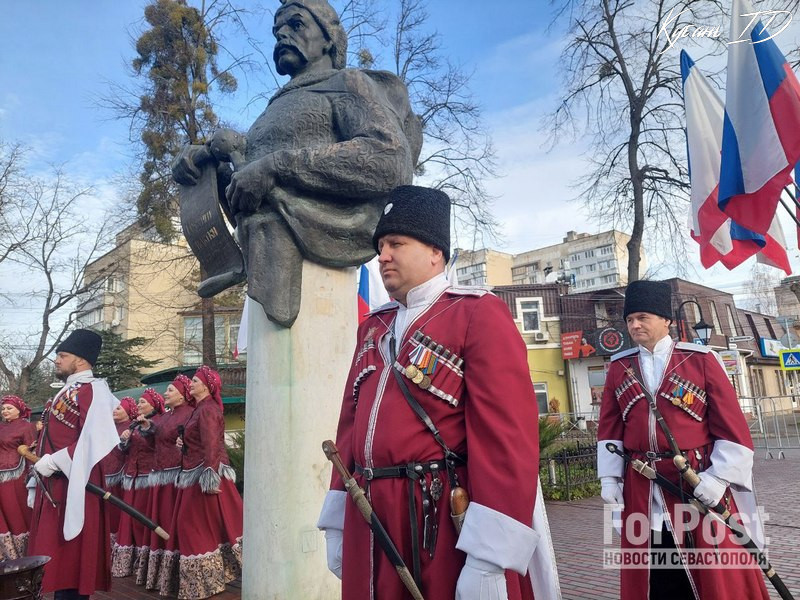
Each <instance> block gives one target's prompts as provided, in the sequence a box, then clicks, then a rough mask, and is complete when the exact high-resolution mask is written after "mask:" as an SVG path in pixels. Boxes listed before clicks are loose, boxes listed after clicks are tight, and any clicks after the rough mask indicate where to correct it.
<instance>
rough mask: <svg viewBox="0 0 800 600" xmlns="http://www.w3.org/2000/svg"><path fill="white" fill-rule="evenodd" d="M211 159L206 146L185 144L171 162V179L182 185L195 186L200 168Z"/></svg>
mask: <svg viewBox="0 0 800 600" xmlns="http://www.w3.org/2000/svg"><path fill="white" fill-rule="evenodd" d="M211 158H212V155H211V152H210V151H209V149H208V146H205V145H202V144H201V145H196V144H187V145H186V146H184V147H183V148H182V149H181V151H180V152H179V153H178V155H177V156H176V157H175V160H173V161H172V178H173V179H174V180H175V181H177V182H178V183H181V184H183V185H196V184H197V181H198V180H199V179H200V167H201V166H202V165H203V163H205V162H207V161H209V160H211Z"/></svg>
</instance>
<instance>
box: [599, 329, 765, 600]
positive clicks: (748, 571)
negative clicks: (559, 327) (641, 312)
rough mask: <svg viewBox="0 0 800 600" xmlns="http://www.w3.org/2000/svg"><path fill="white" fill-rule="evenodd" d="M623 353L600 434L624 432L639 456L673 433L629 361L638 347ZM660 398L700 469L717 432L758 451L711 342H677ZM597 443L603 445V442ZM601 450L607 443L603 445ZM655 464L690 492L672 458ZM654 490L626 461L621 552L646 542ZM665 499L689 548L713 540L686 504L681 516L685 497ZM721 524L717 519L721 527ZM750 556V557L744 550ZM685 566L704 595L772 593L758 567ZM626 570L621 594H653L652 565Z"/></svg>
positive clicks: (730, 544)
mask: <svg viewBox="0 0 800 600" xmlns="http://www.w3.org/2000/svg"><path fill="white" fill-rule="evenodd" d="M621 355H622V356H620V355H617V356H618V358H613V359H612V363H611V366H610V368H609V371H608V376H607V378H606V384H605V388H604V392H603V400H602V405H601V409H600V423H599V426H598V432H597V437H598V440H621V441H622V443H623V446H624V449H625V452H627V453H628V454H630V455H632V456H633V457H634V458H638V459H641V460H645V459H646V456H645V452H648V451H651V452H669V451H670V446H669V444H668V442H667V438H666V436H665V435H664V432H663V431H662V429H661V427H660V426H659V425H658V424H657V423H656V421H655V418H654V417H652V415H651V411H650V408H649V405H648V400H647V398H646V397H645V394H644V392H643V390H642V387H641V385H640V383H639V380H638V378H637V377H634V371H633V370H632V369H631V365H632V363H634V362H636V364H637V365H638V361H639V356H638V352H631V351H628V352H625V353H621ZM655 398H656V405H657V407H658V410H659V412H660V413H661V414H662V415H663V417H664V420H665V421H666V422H667V424H668V426H669V429H670V430H671V432H672V435H673V436H674V437H675V440H676V441H677V443H678V446H679V448H680V449H681V450H682V451H683V452H684V454H685V455H687V456H688V458H689V461H690V463H691V466H692V468H693V469H694V470H695V471H697V472H702V471H704V470H705V469H707V468H709V466H710V464H711V460H712V451H713V450H714V444H715V442H717V441H718V440H724V441H726V442H731V443H732V444H736V445H738V446H739V447H741V450H742V451H743V453H744V454H745V455H746V454H749V453H750V452H749V451H752V449H753V443H752V439H751V437H750V431H749V429H748V427H747V422H746V421H745V418H744V415H743V414H742V409H741V407H740V406H739V401H738V399H737V397H736V392H735V390H734V389H733V386H732V385H731V383H730V381H729V380H728V377H727V375H726V373H725V370H724V369H723V367H722V365H721V364H720V362H719V360H718V358H717V357H716V355H715V354H714V353H713V352H710V351H708V349H706V348H703V347H697V346H694V345H692V344H682V343H679V344H677V345H675V344H673V349H672V353H671V356H670V358H669V360H668V361H667V364H666V368H665V369H664V376H663V378H662V380H661V383H660V385H659V388H658V391H657V393H656V394H655ZM599 445H600V446H602V445H603V444H602V442H601V443H600V444H599ZM599 451H600V452H602V451H604V450H603V448H602V447H601V448H600V449H599ZM687 451H688V452H687ZM649 464H650V465H651V466H652V467H653V468H655V469H656V471H657V472H658V473H660V474H662V475H664V476H665V477H667V478H668V479H669V480H670V481H672V482H673V483H675V484H677V485H682V486H683V488H684V489H686V490H687V493H689V494H690V495H691V492H688V490H689V487H688V486H687V484H686V483H685V482H684V483H681V481H682V480H681V476H680V474H679V473H678V471H677V469H676V468H675V466H674V464H673V462H672V460H670V459H669V458H662V459H656V460H653V461H650V463H649ZM601 475H602V473H601ZM653 494H658V495H659V497H660V496H661V494H662V492H661V488H659V487H658V485H657V484H655V483H653V484H651V482H650V480H649V479H646V478H645V477H643V476H642V475H640V474H639V473H637V472H635V471H633V470H632V468H630V467H629V466H628V467H627V468H626V469H625V474H624V488H623V496H624V501H625V510H624V512H623V515H622V518H623V526H622V543H621V546H622V549H623V552H624V551H625V550H634V551H636V550H647V549H648V547H649V544H650V540H649V535H648V532H649V531H650V525H649V515H650V504H651V499H652V495H653ZM663 499H664V500H665V501H666V505H667V508H668V510H669V515H668V516H667V517H668V518H666V519H665V520H666V521H667V526H668V527H669V528H670V530H672V531H674V530H675V528H676V527H678V528H679V529H683V530H688V531H690V532H691V533H690V534H687V535H680V534H679V535H676V543H677V544H678V545H679V546H680V547H681V548H682V549H687V548H688V546H687V543H686V542H689V544H690V545H691V546H692V548H693V549H696V550H704V549H713V548H714V539H713V537H710V536H708V535H705V534H704V533H703V531H702V528H703V527H704V526H703V525H702V524H701V525H698V526H696V527H693V528H690V527H686V526H685V524H684V523H687V522H688V519H689V518H690V517H689V516H688V514H687V513H686V512H683V511H682V512H681V517H682V519H681V521H682V522H678V520H677V518H678V517H677V513H676V504H680V501H679V500H677V499H675V498H674V497H673V496H671V495H670V494H669V493H667V492H664V493H663ZM725 501H726V502H728V503H729V504H730V507H731V512H733V513H735V512H737V508H736V504H735V502H734V500H733V497H732V495H731V492H730V489H729V490H728V491H727V492H726V494H725ZM635 513H638V515H641V516H643V518H642V519H639V521H640V522H641V523H643V525H642V526H641V528H642V531H643V532H644V534H643V535H639V534H640V533H642V531H639V529H640V525H638V524H637V525H636V526H635V527H633V526H631V527H626V524H627V523H629V522H630V523H632V522H633V521H628V519H629V517H630V516H631V515H633V514H635ZM644 519H646V520H644ZM718 526H719V525H718V524H717V525H716V527H718ZM705 527H706V528H709V531H710V530H712V529H714V526H711V525H708V524H706V525H705ZM721 537H722V539H721V541H719V543H718V544H717V547H719V548H722V549H730V550H733V551H735V550H737V549H739V548H741V546H739V545H738V544H736V542H735V541H734V536H732V535H731V534H727V535H724V536H721ZM642 540H643V541H642ZM741 552H742V553H744V552H745V551H741ZM745 560H747V559H746V555H745ZM687 573H688V575H689V577H690V580H691V582H692V586H693V588H694V592H695V594H696V598H698V600H699V599H702V600H723V599H726V598H750V599H753V600H755V599H759V598H763V599H764V600H766V599H767V598H768V597H769V595H768V594H767V590H766V587H765V584H764V580H763V577H762V575H761V571H760V570H759V569H758V568H745V569H730V568H726V569H711V568H693V567H689V568H688V569H687ZM620 574H621V575H620V577H621V598H622V600H646V599H647V598H648V590H649V570H648V569H641V568H639V569H621V571H620Z"/></svg>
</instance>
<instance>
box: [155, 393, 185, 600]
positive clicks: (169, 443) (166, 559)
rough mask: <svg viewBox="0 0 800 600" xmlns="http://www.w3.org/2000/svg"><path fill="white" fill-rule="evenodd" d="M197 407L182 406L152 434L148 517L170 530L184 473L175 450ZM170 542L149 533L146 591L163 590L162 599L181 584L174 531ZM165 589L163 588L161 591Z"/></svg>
mask: <svg viewBox="0 0 800 600" xmlns="http://www.w3.org/2000/svg"><path fill="white" fill-rule="evenodd" d="M193 411H194V407H192V406H189V405H188V404H185V403H184V404H181V405H179V406H177V407H175V408H174V409H172V410H170V411H168V412H166V413H164V414H163V415H161V416H160V417H159V418H158V420H156V419H154V420H153V425H152V427H151V432H152V434H153V436H154V437H155V459H154V462H153V470H152V472H151V473H150V483H151V486H150V503H149V505H148V507H147V515H148V516H149V517H150V518H151V519H153V521H155V522H156V523H158V524H159V525H161V526H162V527H169V526H170V525H171V524H172V522H173V517H174V513H175V500H176V498H177V496H178V490H177V488H176V487H175V482H176V481H177V480H178V474H179V473H180V471H181V458H182V456H183V455H182V453H181V451H180V449H178V448H177V447H176V446H175V440H176V439H177V437H178V428H179V427H181V426H185V425H186V421H187V420H188V419H189V417H191V416H192V412H193ZM167 533H169V534H170V538H169V539H168V540H166V541H165V540H163V539H161V538H160V537H159V536H157V535H156V534H155V533H152V532H151V533H150V555H149V558H148V564H147V578H146V587H147V589H148V590H153V589H159V590H163V595H165V596H168V595H171V594H174V593H175V592H176V591H177V589H173V590H170V589H169V587H170V584H171V582H174V583H175V584H177V581H178V553H177V551H176V550H177V544H176V536H175V532H174V531H168V532H167ZM162 586H163V587H162Z"/></svg>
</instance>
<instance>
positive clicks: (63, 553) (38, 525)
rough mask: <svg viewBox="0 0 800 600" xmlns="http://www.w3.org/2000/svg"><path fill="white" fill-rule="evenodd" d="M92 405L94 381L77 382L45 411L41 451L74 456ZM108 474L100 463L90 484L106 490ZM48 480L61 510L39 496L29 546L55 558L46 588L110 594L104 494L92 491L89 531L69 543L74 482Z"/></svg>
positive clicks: (87, 521)
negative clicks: (68, 501) (69, 495)
mask: <svg viewBox="0 0 800 600" xmlns="http://www.w3.org/2000/svg"><path fill="white" fill-rule="evenodd" d="M53 402H55V403H56V404H55V406H56V407H57V408H56V409H55V410H54V404H53ZM91 405H92V385H91V383H76V384H73V385H71V386H70V387H68V388H67V389H66V390H65V391H63V392H61V393H60V394H59V395H58V396H57V397H56V398H55V399H54V401H51V402H48V403H47V405H46V406H45V409H44V413H43V420H44V422H45V428H44V430H43V431H42V432H41V433H40V435H39V443H38V444H37V452H36V453H37V454H38V455H39V456H42V455H43V454H47V453H50V454H52V453H54V452H56V451H58V450H61V449H62V448H68V449H69V454H70V456H73V452H74V451H75V445H76V444H77V443H78V438H79V437H80V434H81V429H82V427H83V423H84V422H85V421H86V415H87V413H88V411H89V407H90V406H91ZM59 407H60V408H61V409H63V412H62V411H61V410H58V408H59ZM56 415H58V418H57V416H56ZM104 475H105V473H104V472H103V466H102V463H98V464H96V465H95V466H94V468H93V469H92V471H91V474H90V477H89V481H90V482H91V483H94V484H95V485H97V486H100V487H103V485H104V484H105V476H104ZM44 481H45V483H46V485H47V487H48V489H49V491H50V495H51V496H52V497H53V500H55V502H56V504H57V506H56V507H55V508H54V507H53V505H52V504H50V502H49V501H48V500H47V499H46V498H45V497H44V495H43V494H40V493H37V494H36V502H35V504H34V506H33V520H32V522H31V536H30V542H29V544H28V554H29V555H31V556H32V555H45V556H49V557H51V558H50V562H48V563H47V565H45V568H44V579H43V581H42V590H43V591H44V592H52V591H54V590H63V589H77V590H78V591H79V593H80V594H93V593H94V592H95V591H97V590H108V589H109V588H110V586H111V530H110V524H109V518H108V512H107V510H106V505H105V503H104V502H103V500H102V499H101V498H100V497H99V496H95V495H94V494H90V493H86V496H85V501H84V502H85V505H84V508H85V513H84V522H83V529H82V530H81V532H80V533H79V534H78V536H77V537H75V538H73V539H71V540H70V541H68V542H67V541H65V540H64V514H65V506H66V499H67V484H68V480H67V478H66V477H64V476H63V475H60V474H58V473H56V474H55V475H53V476H52V477H47V478H45V479H44Z"/></svg>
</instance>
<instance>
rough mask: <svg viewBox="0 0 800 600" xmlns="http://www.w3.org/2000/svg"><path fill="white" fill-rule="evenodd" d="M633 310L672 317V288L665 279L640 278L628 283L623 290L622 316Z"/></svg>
mask: <svg viewBox="0 0 800 600" xmlns="http://www.w3.org/2000/svg"><path fill="white" fill-rule="evenodd" d="M635 312H646V313H651V314H653V315H658V316H659V317H664V318H665V319H669V320H670V321H671V320H673V317H672V289H671V288H670V287H669V284H668V283H666V282H665V281H647V280H644V279H640V280H638V281H633V282H631V283H629V284H628V289H626V290H625V310H624V311H623V315H622V316H623V318H627V317H628V315H629V314H631V313H635Z"/></svg>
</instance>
